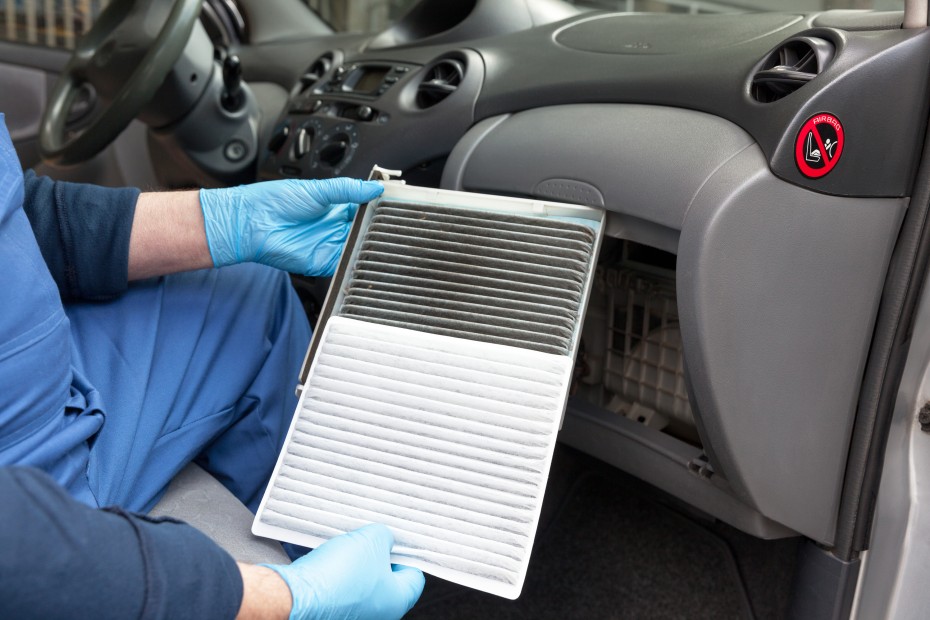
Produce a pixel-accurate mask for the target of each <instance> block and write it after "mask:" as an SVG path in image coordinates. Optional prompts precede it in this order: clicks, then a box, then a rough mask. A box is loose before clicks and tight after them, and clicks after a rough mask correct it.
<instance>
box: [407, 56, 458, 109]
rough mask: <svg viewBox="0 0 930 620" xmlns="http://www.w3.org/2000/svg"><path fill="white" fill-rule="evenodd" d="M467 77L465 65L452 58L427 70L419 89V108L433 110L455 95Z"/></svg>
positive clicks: (443, 60) (439, 62)
mask: <svg viewBox="0 0 930 620" xmlns="http://www.w3.org/2000/svg"><path fill="white" fill-rule="evenodd" d="M464 77H465V65H464V64H462V63H461V62H460V61H458V60H454V59H452V58H444V59H442V60H440V61H438V62H437V63H436V64H434V65H433V66H431V67H429V68H428V69H427V70H426V75H424V76H423V81H422V82H420V86H419V87H418V88H417V106H418V107H419V108H420V109H426V108H431V107H433V106H434V105H436V104H437V103H439V102H440V101H442V100H443V99H445V98H446V97H448V96H449V95H451V94H452V93H454V92H455V91H456V90H457V89H458V87H459V85H461V83H462V80H463V79H464Z"/></svg>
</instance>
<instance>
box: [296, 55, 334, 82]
mask: <svg viewBox="0 0 930 620" xmlns="http://www.w3.org/2000/svg"><path fill="white" fill-rule="evenodd" d="M332 68H333V55H332V54H329V53H327V54H323V55H322V56H320V57H319V58H317V59H316V60H314V61H313V64H312V65H310V66H309V67H307V70H306V71H304V72H303V74H302V75H301V76H300V90H301V91H305V90H308V89H310V88H312V87H313V85H314V84H316V83H317V82H319V81H320V78H322V77H323V76H324V75H326V74H327V73H328V72H329V70H330V69H332Z"/></svg>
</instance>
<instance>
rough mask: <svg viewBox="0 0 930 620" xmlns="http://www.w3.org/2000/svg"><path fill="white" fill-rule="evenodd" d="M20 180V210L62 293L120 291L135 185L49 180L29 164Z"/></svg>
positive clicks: (91, 295)
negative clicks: (103, 184) (21, 190)
mask: <svg viewBox="0 0 930 620" xmlns="http://www.w3.org/2000/svg"><path fill="white" fill-rule="evenodd" d="M23 181H24V185H23V190H24V191H23V210H24V211H25V212H26V216H27V217H28V218H29V223H30V224H31V225H32V231H33V233H34V234H35V237H36V240H37V241H38V244H39V249H40V250H41V251H42V258H43V259H44V260H45V264H46V266H47V267H48V270H49V272H50V273H51V275H52V278H53V279H54V280H55V283H56V284H57V285H58V290H59V292H60V294H61V297H62V299H109V298H112V297H115V296H117V295H119V294H121V293H123V292H124V291H125V290H126V285H127V282H128V278H127V264H128V262H127V256H128V255H129V235H130V231H131V229H132V222H133V215H134V213H135V208H136V199H137V198H138V197H139V193H140V192H139V190H138V189H134V188H118V189H114V188H105V187H98V186H96V185H87V184H83V183H66V182H63V181H53V180H52V179H49V178H48V177H39V176H36V174H35V173H34V172H33V171H31V170H29V171H27V172H26V173H25V175H24V177H23Z"/></svg>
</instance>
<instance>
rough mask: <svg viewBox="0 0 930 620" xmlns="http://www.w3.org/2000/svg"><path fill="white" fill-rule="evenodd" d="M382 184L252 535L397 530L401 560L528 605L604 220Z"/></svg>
mask: <svg viewBox="0 0 930 620" xmlns="http://www.w3.org/2000/svg"><path fill="white" fill-rule="evenodd" d="M385 186H386V189H385V193H384V195H383V196H382V197H381V198H379V199H378V200H376V201H373V202H371V203H369V204H368V205H367V207H363V208H362V209H361V210H360V211H359V215H358V216H357V218H356V222H355V224H354V226H353V230H352V232H351V233H350V238H349V242H348V244H347V248H346V251H345V253H344V254H343V258H342V260H341V262H340V266H339V269H338V270H337V273H336V276H335V277H334V279H333V285H332V288H331V289H330V293H329V295H328V297H327V300H326V303H325V304H324V308H323V315H322V316H321V317H320V324H319V326H318V329H317V331H316V332H315V333H314V337H313V340H312V342H311V344H310V349H309V350H308V353H307V360H306V361H305V363H304V369H303V371H302V373H301V386H302V387H301V388H300V401H299V403H298V406H297V412H296V413H295V416H294V421H293V423H292V425H291V429H290V432H289V434H288V437H287V440H286V442H285V445H284V448H283V449H282V452H281V456H280V458H279V460H278V464H277V466H276V468H275V471H274V474H273V476H272V479H271V482H270V484H269V485H268V489H267V491H266V493H265V496H264V498H263V500H262V503H261V506H260V508H259V511H258V514H257V516H256V518H255V523H254V525H253V528H252V530H253V532H254V533H255V534H257V535H260V536H268V537H272V538H277V539H279V540H284V541H288V542H293V543H297V544H301V545H305V546H309V547H315V546H317V545H319V544H320V543H321V542H323V541H324V540H326V539H329V538H331V537H333V536H336V535H339V534H342V533H344V532H347V531H350V530H353V529H356V528H358V527H361V526H362V525H365V524H367V523H373V522H377V523H383V524H385V525H387V526H388V527H389V528H390V529H391V531H392V532H393V533H394V537H395V546H394V549H393V553H392V556H391V559H392V562H395V563H398V564H406V565H408V566H416V567H418V568H420V569H422V570H424V571H426V572H428V573H432V574H434V575H436V576H439V577H442V578H444V579H448V580H450V581H453V582H456V583H460V584H463V585H466V586H470V587H474V588H477V589H480V590H484V591H486V592H491V593H494V594H497V595H500V596H505V597H508V598H516V597H517V596H519V594H520V591H521V589H522V587H523V581H524V579H525V576H526V570H527V565H528V563H529V556H530V551H531V549H532V545H533V540H534V538H535V535H536V526H537V522H538V520H539V512H540V508H541V506H542V499H543V493H544V491H545V487H546V480H547V478H548V474H549V466H550V463H551V460H552V453H553V450H554V448H555V440H556V434H557V432H558V429H559V426H560V424H561V419H562V415H563V413H564V410H565V400H566V397H567V394H568V389H569V386H570V382H571V377H572V371H573V367H574V356H575V353H576V350H577V344H578V338H579V334H580V327H581V320H582V316H583V313H584V307H585V303H586V300H587V296H588V291H589V288H590V283H591V277H592V273H593V268H594V261H595V257H596V255H597V249H598V245H599V241H600V233H601V229H602V227H603V212H602V211H600V210H597V209H591V208H587V207H579V206H574V205H562V204H556V203H549V202H540V201H532V200H522V199H516V198H500V197H493V196H486V195H480V194H467V193H463V192H449V191H440V190H430V189H425V188H417V187H406V186H404V185H402V184H399V183H386V184H385Z"/></svg>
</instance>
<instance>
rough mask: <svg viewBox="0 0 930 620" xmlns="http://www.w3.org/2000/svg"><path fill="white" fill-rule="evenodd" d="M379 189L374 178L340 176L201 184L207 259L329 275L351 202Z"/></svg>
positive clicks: (371, 196)
mask: <svg viewBox="0 0 930 620" xmlns="http://www.w3.org/2000/svg"><path fill="white" fill-rule="evenodd" d="M383 191H384V187H383V186H382V185H381V184H380V183H376V182H374V181H358V180H356V179H344V178H340V179H326V180H322V181H305V180H297V179H293V180H292V179H287V180H283V181H265V182H264V183H254V184H252V185H240V186H239V187H229V188H223V189H202V190H200V207H201V209H203V219H204V224H205V227H206V231H207V246H208V247H209V248H210V256H211V257H212V258H213V264H214V265H215V266H216V267H222V266H223V265H232V264H235V263H244V262H253V263H263V264H265V265H270V266H272V267H277V268H278V269H283V270H285V271H289V272H291V273H300V274H303V275H308V276H309V275H314V276H316V275H323V276H328V275H332V274H333V272H334V271H335V270H336V263H337V262H338V260H339V254H340V252H341V251H342V246H343V244H344V243H345V240H346V237H347V236H348V234H349V227H350V226H351V225H352V218H354V217H355V212H356V210H357V209H358V204H357V203H361V202H368V201H369V200H373V199H374V198H376V197H378V196H380V195H381V192H383ZM346 203H350V204H346Z"/></svg>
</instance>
